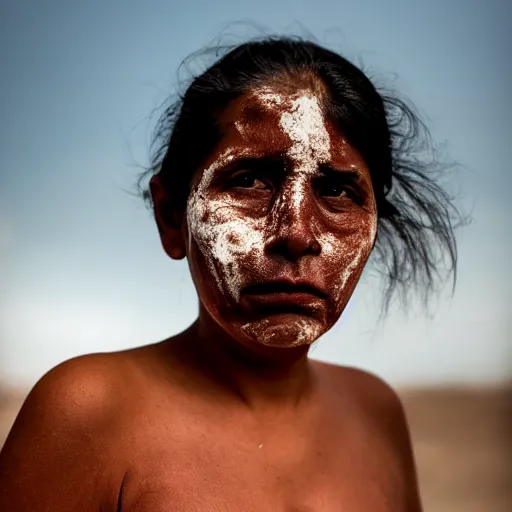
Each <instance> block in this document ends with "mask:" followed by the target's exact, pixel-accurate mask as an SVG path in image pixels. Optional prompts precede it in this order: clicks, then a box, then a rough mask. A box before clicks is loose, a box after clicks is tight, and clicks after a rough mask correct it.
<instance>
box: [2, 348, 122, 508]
mask: <svg viewBox="0 0 512 512" xmlns="http://www.w3.org/2000/svg"><path fill="white" fill-rule="evenodd" d="M107 370H108V368H107V365H105V364H104V362H103V361H102V358H101V356H84V357H81V358H76V359H73V360H70V361H67V362H66V363H63V364H61V365H59V366H57V367H56V368H54V369H53V370H51V371H50V372H48V373H47V374H46V375H45V376H44V377H43V378H42V379H41V380H40V381H39V382H38V383H37V384H36V385H35V386H34V388H33V389H32V391H31V392H30V394H29V395H28V397H27V399H26V400H25V402H24V404H23V406H22V408H21V410H20V412H19V414H18V416H17V418H16V420H15V422H14V425H13V427H12V429H11V432H10V433H9V435H8V437H7V440H6V441H5V444H4V447H3V449H2V451H1V452H0V510H9V511H11V512H25V511H26V512H29V511H30V512H38V511H41V512H42V511H45V512H46V511H52V512H59V511H72V510H84V511H87V510H95V511H97V510H99V509H100V504H101V502H102V501H103V500H105V499H107V498H108V497H107V496H106V494H108V492H109V491H108V483H107V482H108V481H109V478H110V474H109V470H108V468H109V467H110V466H111V465H109V461H108V450H106V444H105V438H106V435H105V433H106V432H107V431H108V426H109V424H111V423H112V420H113V419H114V417H113V414H114V411H115V408H114V407H113V403H112V396H114V395H113V393H112V389H111V388H112V385H111V384H110V383H109V378H108V372H107Z"/></svg>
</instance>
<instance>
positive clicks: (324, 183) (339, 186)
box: [316, 176, 356, 197]
mask: <svg viewBox="0 0 512 512" xmlns="http://www.w3.org/2000/svg"><path fill="white" fill-rule="evenodd" d="M316 189H317V193H318V195H320V196H322V197H344V196H354V195H356V193H355V192H354V190H353V189H352V188H351V187H350V186H349V185H348V184H347V181H346V180H345V179H343V178H338V177H335V176H324V177H322V178H320V179H319V180H317V183H316Z"/></svg>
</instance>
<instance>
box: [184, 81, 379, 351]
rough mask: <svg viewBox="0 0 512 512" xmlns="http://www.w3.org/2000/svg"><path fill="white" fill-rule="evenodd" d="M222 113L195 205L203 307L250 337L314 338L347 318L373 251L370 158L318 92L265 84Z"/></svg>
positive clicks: (228, 328) (193, 257)
mask: <svg viewBox="0 0 512 512" xmlns="http://www.w3.org/2000/svg"><path fill="white" fill-rule="evenodd" d="M219 121H220V126H221V128H222V133H223V136H222V139H221V141H220V143H219V144H218V145H217V147H216V148H215V150H214V152H213V153H212V154H211V155H210V156H209V158H208V159H207V161H206V163H205V165H204V166H202V168H201V169H200V170H199V171H198V172H197V173H196V174H195V176H194V178H193V181H192V188H191V193H190V195H189V198H188V202H187V207H186V227H185V229H184V238H186V240H185V244H186V254H187V258H188V261H189V266H190V270H191V273H192V277H193V280H194V283H195V285H196V288H197V291H198V294H199V298H200V301H201V304H202V308H203V309H204V310H205V311H206V312H207V314H208V315H209V316H210V317H211V318H212V319H213V320H214V321H215V322H216V323H217V324H218V325H219V326H220V327H221V328H222V330H224V331H225V332H226V334H228V335H229V336H231V337H233V338H234V339H236V340H238V341H240V342H242V343H244V344H254V343H258V344H263V345H266V346H272V347H297V346H300V345H309V344H311V343H313V342H314V341H315V340H316V339H318V337H319V336H321V335H322V334H323V333H325V332H326V331H327V330H329V329H330V328H331V327H332V326H333V325H334V324H335V322H336V321H337V320H338V318H339V316H340V315H341V313H342V311H343V309H344V308H345V306H346V304H347V302H348V300H349V298H350V296H351V295H352V292H353V290H354V288H355V286H356V284H357V282H358V280H359V278H360V276H361V273H362V271H363V268H364V265H365V263H366V261H367V259H368V257H369V255H370V252H371V250H372V248H373V244H374V241H375V236H376V229H377V213H376V206H375V200H374V194H373V188H372V183H371V178H370V174H369V171H368V169H367V166H366V164H365V162H364V160H363V158H362V157H361V155H360V154H359V153H358V151H357V150H356V149H355V148H353V147H352V146H351V145H350V144H349V142H348V141H347V140H346V139H345V137H344V136H343V134H342V133H341V132H340V131H339V130H338V129H336V127H335V126H334V125H333V123H331V122H330V121H329V120H327V119H326V118H325V117H324V115H323V111H322V107H321V100H320V99H319V98H318V97H317V96H315V94H314V93H313V92H311V91H308V90H304V91H302V92H298V93H296V94H292V95H290V94H284V93H280V92H279V91H278V90H277V89H272V88H269V87H266V88H261V89H259V90H254V91H252V92H251V93H249V94H246V95H244V96H242V97H240V98H239V99H237V100H235V101H234V102H233V103H232V104H231V105H230V106H229V107H228V109H227V110H226V111H225V112H224V113H223V115H222V116H221V118H220V120H219Z"/></svg>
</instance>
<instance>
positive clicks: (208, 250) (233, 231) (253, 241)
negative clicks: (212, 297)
mask: <svg viewBox="0 0 512 512" xmlns="http://www.w3.org/2000/svg"><path fill="white" fill-rule="evenodd" d="M188 219H189V233H190V236H189V245H190V251H191V253H193V250H192V249H193V247H192V245H193V244H192V242H195V243H196V245H197V248H198V250H199V252H200V253H201V255H202V259H203V260H204V261H205V263H206V269H201V266H200V265H198V266H197V267H198V268H196V271H198V272H201V273H202V274H205V271H206V273H207V274H208V276H207V278H208V277H210V276H213V278H214V279H213V283H214V284H215V285H216V287H217V289H218V290H220V292H221V293H222V294H224V295H227V296H230V297H231V298H232V299H234V300H238V298H239V296H240V289H241V288H242V286H243V285H244V281H245V279H244V276H245V275H246V269H250V268H251V267H252V268H254V265H257V263H258V261H259V260H260V259H261V257H262V255H263V247H264V242H263V225H260V224H262V221H261V220H258V219H251V218H248V217H246V216H243V215H241V214H240V213H239V212H238V211H237V210H236V208H234V207H233V205H231V204H227V203H225V202H220V201H214V200H212V201H207V200H206V201H202V202H196V203H195V204H194V202H191V207H190V213H189V215H188ZM210 281H211V279H210Z"/></svg>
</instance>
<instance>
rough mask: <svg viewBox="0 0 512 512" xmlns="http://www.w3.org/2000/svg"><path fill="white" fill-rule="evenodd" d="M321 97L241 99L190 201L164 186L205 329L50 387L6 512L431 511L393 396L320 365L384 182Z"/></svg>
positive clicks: (371, 233) (34, 414)
mask: <svg viewBox="0 0 512 512" xmlns="http://www.w3.org/2000/svg"><path fill="white" fill-rule="evenodd" d="M321 104H322V98H321V91H318V90H313V89H308V88H305V89H304V90H301V91H298V92H296V93H295V92H294V93H293V94H290V93H289V92H288V91H286V90H282V89H278V88H272V87H262V88H260V89H255V90H252V91H250V92H249V93H247V94H245V95H243V96H241V97H240V98H238V99H237V100H236V101H234V102H232V103H231V104H230V105H229V107H228V108H227V109H226V110H225V111H224V113H223V114H222V115H221V117H220V118H219V120H218V121H219V126H220V127H221V128H222V137H221V140H220V141H219V143H218V145H217V147H216V148H215V149H214V150H213V151H212V153H211V154H210V155H209V156H208V157H207V158H206V160H205V162H204V163H203V164H202V165H201V166H200V168H198V169H197V170H196V172H195V173H194V175H193V176H192V182H191V187H190V194H189V196H188V199H187V202H186V206H185V208H182V209H177V208H175V206H174V204H173V199H172V195H170V194H169V191H168V190H167V189H166V188H165V187H164V186H163V183H162V180H161V177H160V176H158V175H157V176H155V177H153V178H152V180H151V184H150V186H151V193H152V198H153V203H154V208H155V217H156V221H157V225H158V230H159V233H160V237H161V240H162V245H163V247H164V250H165V251H166V253H167V254H168V255H169V256H170V257H171V258H173V259H181V258H185V257H186V258H187V260H188V264H189V267H190V272H191V275H192V278H193V281H194V284H195V286H196V289H197V293H198V298H199V315H198V319H197V320H196V321H195V322H194V323H193V324H192V325H191V326H190V327H189V328H188V329H187V330H186V331H184V332H182V333H181V334H179V335H177V336H173V337H171V338H169V339H167V340H164V341H162V342H159V343H154V344H151V345H146V346H143V347H139V348H136V349H132V350H125V351H121V352H115V353H110V354H93V355H88V356H82V357H80V358H75V359H73V360H71V361H68V362H66V363H63V364H62V365H59V366H58V367H56V368H55V369H53V370H52V371H51V372H50V373H49V374H47V375H46V376H45V377H44V378H43V379H42V380H41V381H40V382H39V383H38V384H37V385H36V387H35V388H34V389H33V391H32V392H31V395H30V396H29V398H28V399H27V401H26V403H25V405H24V406H23V408H22V411H21V413H20V415H19V417H18V419H17V420H16V423H15V425H14V427H13V429H12V431H11V433H10V435H9V437H8V439H7V441H6V444H5V447H4V450H3V451H2V453H1V454H0V510H10V511H12V512H29V511H30V512H43V511H47V510H52V511H56V512H59V511H66V512H68V511H71V510H84V511H95V512H97V511H98V510H102V511H104V512H204V511H219V512H240V511H247V512H269V511H272V512H274V511H275V512H292V511H294V512H340V511H347V512H348V511H350V512H421V507H420V503H419V497H418V490H417V484H416V477H415V468H414V461H413V456H412V450H411V445H410V440H409V434H408V429H407V424H406V420H405V416H404V413H403V409H402V406H401V404H400V401H399V399H398V398H397V396H396V394H395V393H394V391H393V390H392V389H391V388H390V387H389V386H387V385H386V384H385V383H383V382H382V381H381V380H380V379H378V378H376V377H374V376H372V375H370V374H368V373H365V372H363V371H359V370H356V369H351V368H346V367H341V366H336V365H331V364H326V363H321V362H318V361H314V360H312V359H310V358H309V357H308V352H309V349H310V347H311V344H312V343H314V342H315V341H316V340H318V338H319V337H320V336H321V335H322V334H323V333H325V332H327V331H328V330H329V329H330V328H331V327H332V326H333V325H334V324H335V322H336V321H337V319H338V318H339V317H340V315H341V314H342V312H343V310H344V308H345V306H346V304H347V302H348V300H349V299H350V296H351V295H352V292H353V290H354V288H355V286H356V284H357V282H358V280H359V278H360V276H361V273H362V271H363V268H364V266H365V264H366V262H367V260H368V257H369V255H370V253H371V251H372V248H373V246H374V243H375V239H376V234H377V210H376V206H375V199H374V192H373V188H372V181H371V178H370V174H369V170H368V168H367V166H366V164H365V161H364V159H363V158H362V156H361V155H360V154H359V152H358V151H357V150H356V149H355V148H354V147H353V146H352V145H351V144H350V142H349V141H348V140H347V139H346V137H345V136H344V134H343V133H342V131H341V130H340V129H338V128H337V127H336V126H335V125H334V124H333V123H332V122H330V121H329V120H328V119H326V118H325V116H324V115H323V111H322V108H321ZM173 172H179V170H173ZM270 281H273V282H274V285H275V283H276V282H278V281H279V282H280V283H281V284H279V283H278V286H281V285H282V283H283V281H286V283H287V284H286V285H285V287H286V290H285V291H283V289H278V290H277V292H276V289H274V288H265V286H267V285H268V283H269V282H270ZM274 285H272V286H274ZM298 285H300V287H299V288H295V289H294V288H293V286H298ZM169 293H175V289H174V288H173V285H172V283H171V285H170V291H169ZM339 342H340V343H343V340H342V339H340V340H339Z"/></svg>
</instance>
